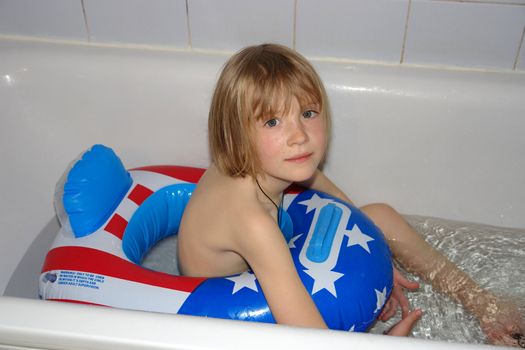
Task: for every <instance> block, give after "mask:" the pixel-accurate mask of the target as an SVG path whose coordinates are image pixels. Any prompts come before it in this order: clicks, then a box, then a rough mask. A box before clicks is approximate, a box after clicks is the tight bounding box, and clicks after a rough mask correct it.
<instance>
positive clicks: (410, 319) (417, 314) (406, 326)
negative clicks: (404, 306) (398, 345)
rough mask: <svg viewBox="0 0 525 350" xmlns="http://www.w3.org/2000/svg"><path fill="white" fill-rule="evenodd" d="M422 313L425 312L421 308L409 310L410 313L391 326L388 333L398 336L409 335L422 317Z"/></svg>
mask: <svg viewBox="0 0 525 350" xmlns="http://www.w3.org/2000/svg"><path fill="white" fill-rule="evenodd" d="M422 314H423V312H422V311H421V310H420V309H417V310H414V311H411V312H408V314H407V315H406V316H405V317H403V319H402V320H401V321H399V322H398V323H396V324H395V325H394V326H393V327H392V328H390V330H389V331H388V332H387V333H386V334H387V335H391V336H397V337H406V336H408V335H409V334H410V332H412V328H414V326H415V324H416V322H417V321H418V320H419V319H420V318H421V315H422Z"/></svg>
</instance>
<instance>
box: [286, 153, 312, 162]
mask: <svg viewBox="0 0 525 350" xmlns="http://www.w3.org/2000/svg"><path fill="white" fill-rule="evenodd" d="M312 154H313V153H311V152H310V153H303V154H299V155H297V156H294V157H291V158H286V159H285V160H286V161H287V162H294V163H302V162H305V161H307V160H308V159H310V157H311V156H312Z"/></svg>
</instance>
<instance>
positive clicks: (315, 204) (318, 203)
mask: <svg viewBox="0 0 525 350" xmlns="http://www.w3.org/2000/svg"><path fill="white" fill-rule="evenodd" d="M332 202H333V200H331V199H326V198H321V197H319V196H318V195H317V193H314V195H313V196H312V198H310V199H307V200H305V201H302V202H299V204H302V205H306V207H307V208H306V213H309V212H311V211H312V210H314V209H320V208H322V207H324V206H325V205H327V204H329V203H332Z"/></svg>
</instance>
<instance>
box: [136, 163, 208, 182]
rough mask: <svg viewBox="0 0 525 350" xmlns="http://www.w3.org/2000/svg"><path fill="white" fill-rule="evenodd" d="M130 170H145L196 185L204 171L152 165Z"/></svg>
mask: <svg viewBox="0 0 525 350" xmlns="http://www.w3.org/2000/svg"><path fill="white" fill-rule="evenodd" d="M131 170H146V171H152V172H154V173H159V174H163V175H167V176H170V177H173V178H176V179H179V180H182V181H186V182H191V183H194V184H196V183H197V182H199V180H200V178H201V177H202V175H203V174H204V171H205V170H206V169H201V168H192V167H187V166H178V165H154V166H145V167H140V168H135V169H131Z"/></svg>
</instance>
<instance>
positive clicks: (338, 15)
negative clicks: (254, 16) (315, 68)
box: [296, 0, 408, 62]
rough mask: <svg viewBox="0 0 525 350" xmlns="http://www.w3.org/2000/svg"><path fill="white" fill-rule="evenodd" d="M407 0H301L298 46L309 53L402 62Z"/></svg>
mask: <svg viewBox="0 0 525 350" xmlns="http://www.w3.org/2000/svg"><path fill="white" fill-rule="evenodd" d="M407 11H408V0H374V1H370V0H325V1H319V0H298V1H297V29H296V48H297V49H298V50H299V51H301V52H302V53H304V54H305V55H308V56H328V57H345V58H352V59H369V60H380V61H391V62H399V61H400V58H401V50H402V46H403V36H404V32H405V24H406V17H407Z"/></svg>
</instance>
